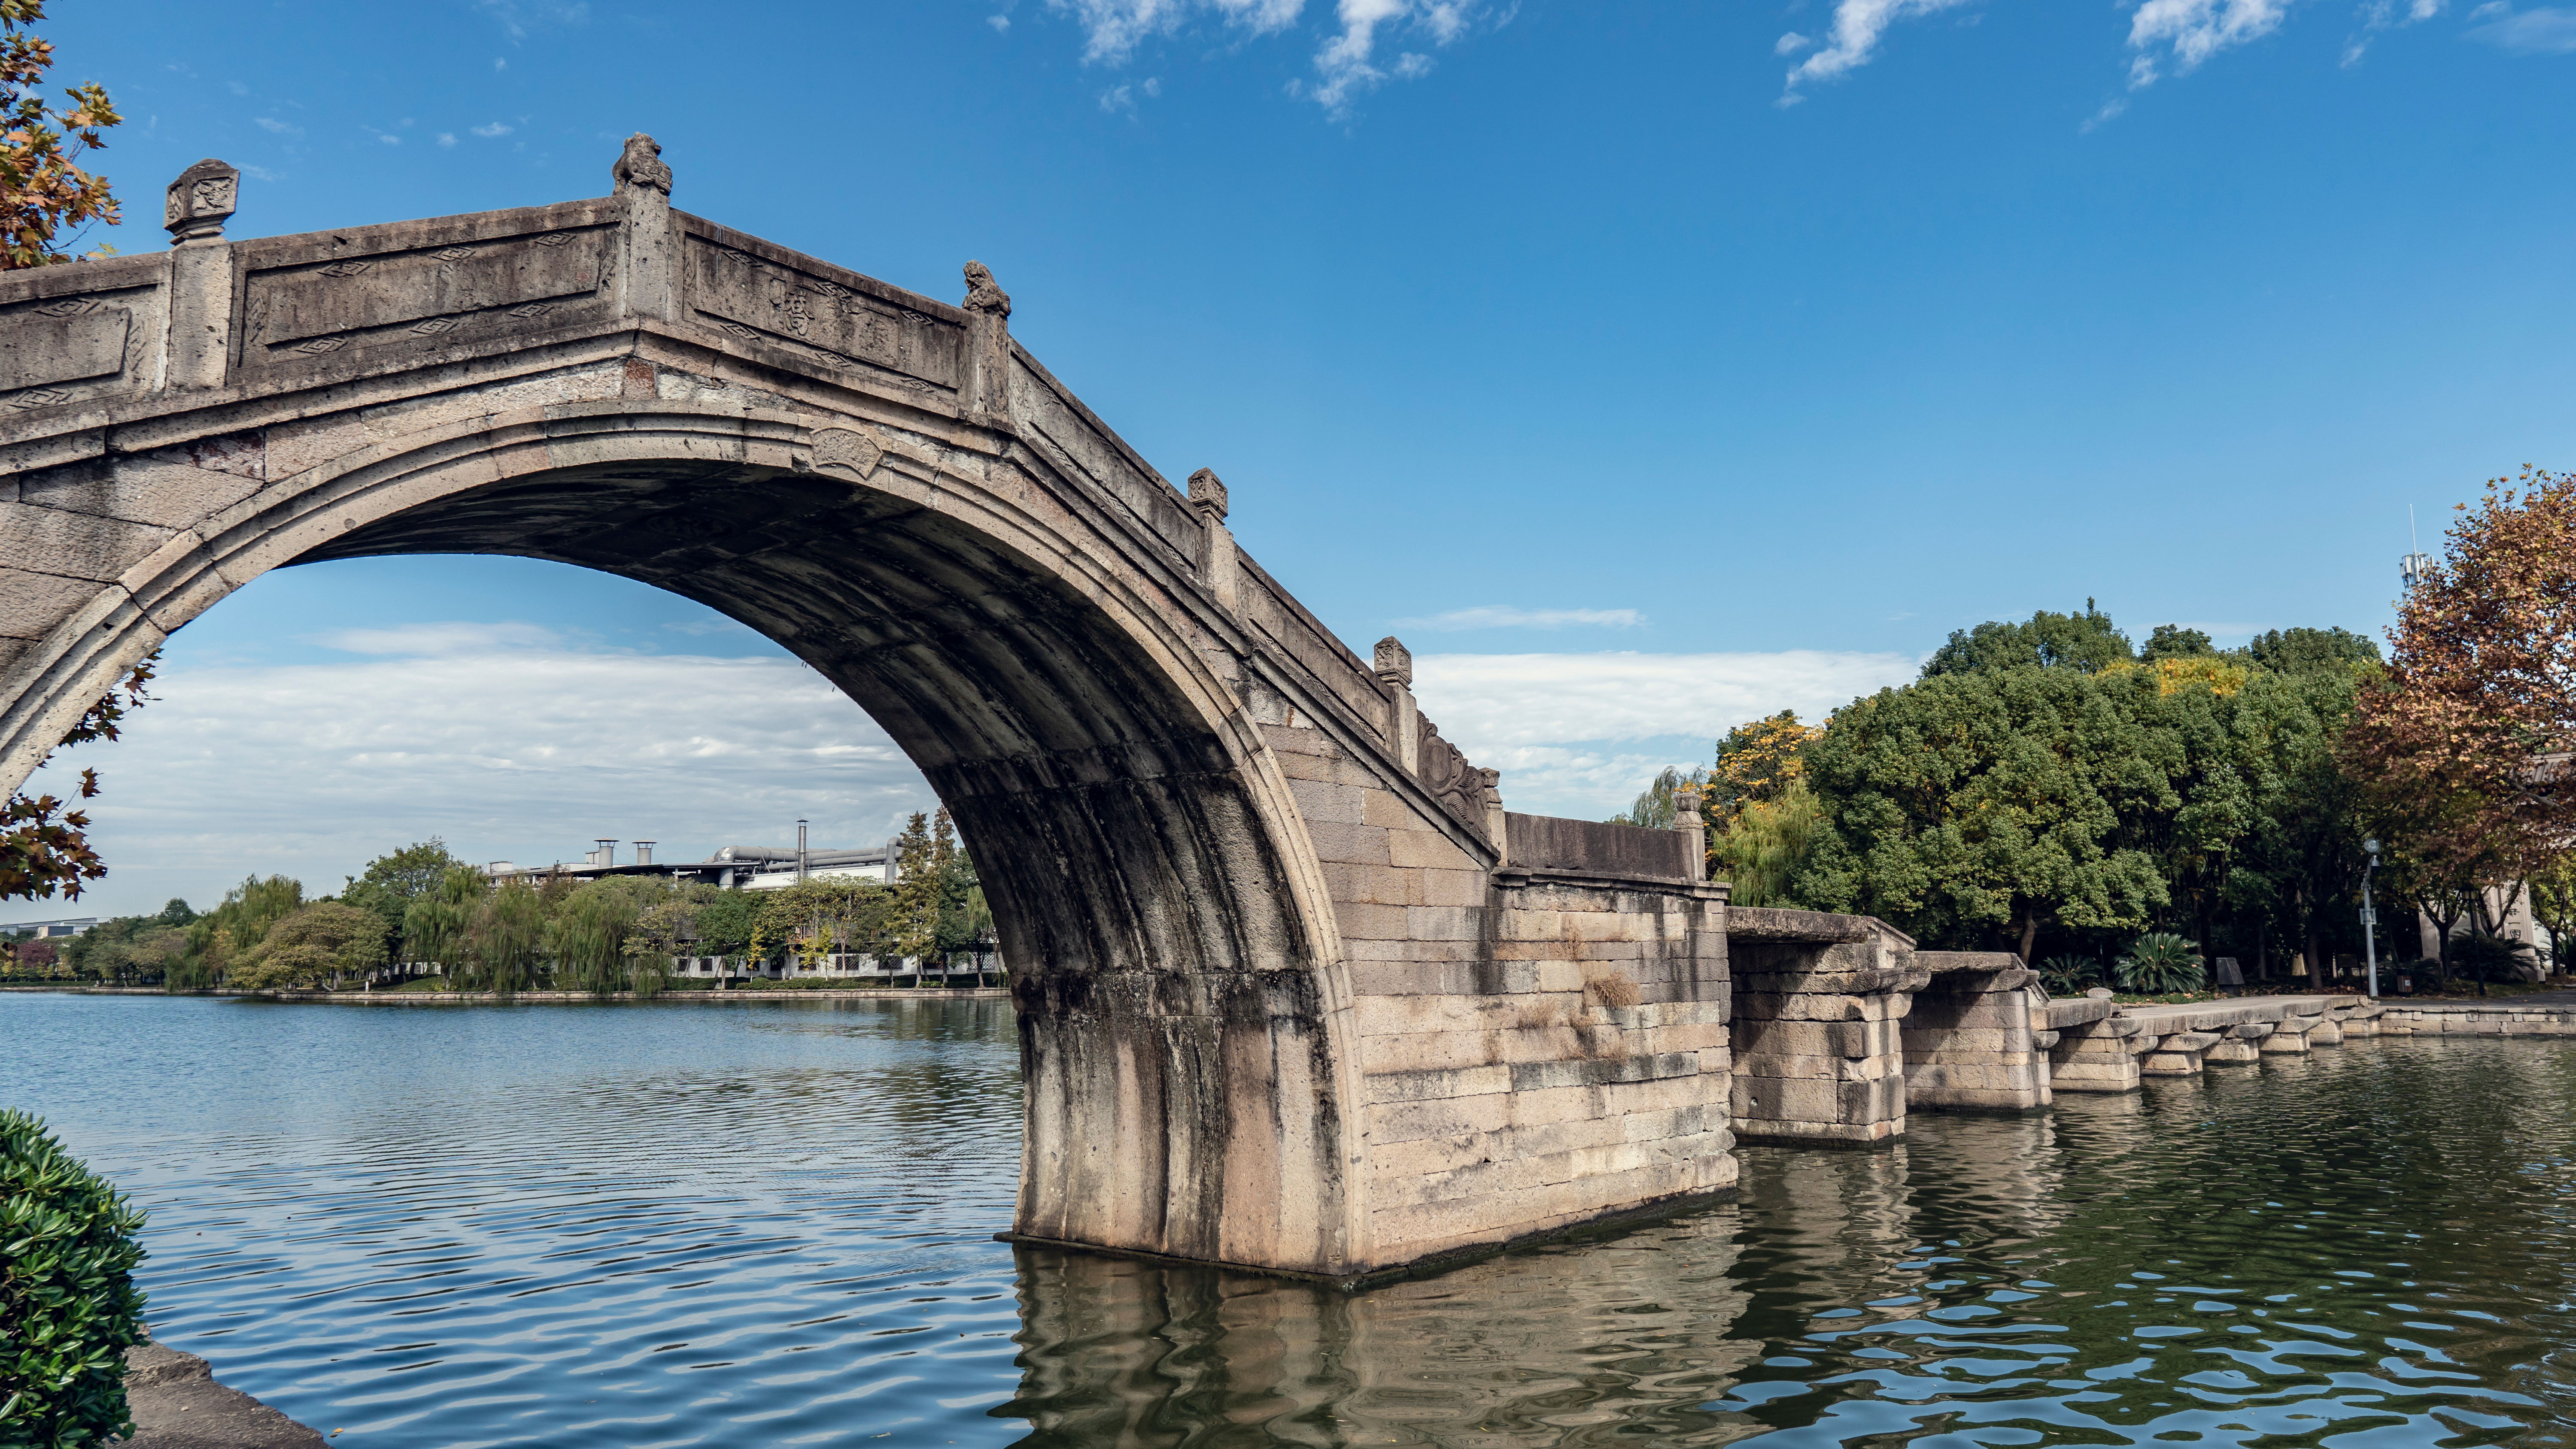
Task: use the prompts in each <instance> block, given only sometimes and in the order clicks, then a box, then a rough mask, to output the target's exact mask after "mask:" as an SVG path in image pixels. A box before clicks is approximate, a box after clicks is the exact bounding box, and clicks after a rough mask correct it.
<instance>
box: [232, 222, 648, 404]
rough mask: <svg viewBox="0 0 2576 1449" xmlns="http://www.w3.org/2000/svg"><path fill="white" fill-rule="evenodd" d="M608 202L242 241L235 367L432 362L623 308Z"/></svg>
mask: <svg viewBox="0 0 2576 1449" xmlns="http://www.w3.org/2000/svg"><path fill="white" fill-rule="evenodd" d="M616 223H617V210H616V207H615V205H614V203H611V202H608V201H576V202H567V203H565V204H563V205H561V206H547V207H528V208H522V209H519V210H514V211H488V212H480V213H477V214H475V215H472V216H456V217H440V218H437V219H435V220H431V221H412V222H396V223H392V224H389V225H385V226H372V227H353V228H350V229H348V230H345V231H332V232H307V233H305V234H303V235H300V236H286V237H269V238H266V239H263V240H260V241H248V242H238V243H235V244H234V246H233V249H232V255H233V269H234V284H233V295H234V296H235V297H236V298H237V299H239V304H238V305H237V307H236V308H235V311H234V317H235V322H234V328H233V341H232V375H233V377H234V378H235V379H236V380H252V379H257V378H260V377H262V376H264V375H268V374H274V373H281V372H291V371H312V370H315V369H317V368H319V369H320V370H324V371H337V370H341V369H347V370H350V371H358V370H364V369H369V368H376V367H382V366H385V365H386V364H388V363H395V364H401V363H408V362H412V361H414V360H417V361H419V362H421V363H423V364H426V363H428V362H431V361H434V360H437V358H438V356H439V355H441V354H449V353H454V352H456V351H459V350H480V349H482V348H485V347H488V346H490V345H492V344H495V343H505V342H508V341H509V340H511V339H513V338H514V337H518V336H521V335H524V334H532V333H538V332H551V331H554V330H557V329H559V328H563V327H566V326H577V325H582V324H586V323H594V322H606V321H608V320H610V319H611V318H612V317H613V316H614V314H615V310H616V299H615V296H614V287H613V284H614V281H615V273H616V265H617V263H616V257H617V250H616V247H617V226H616Z"/></svg>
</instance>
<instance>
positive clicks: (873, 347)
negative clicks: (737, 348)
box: [690, 242, 956, 384]
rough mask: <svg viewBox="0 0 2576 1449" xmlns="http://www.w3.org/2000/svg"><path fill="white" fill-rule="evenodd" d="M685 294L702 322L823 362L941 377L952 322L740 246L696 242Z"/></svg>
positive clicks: (952, 354) (949, 368)
mask: <svg viewBox="0 0 2576 1449" xmlns="http://www.w3.org/2000/svg"><path fill="white" fill-rule="evenodd" d="M694 250H695V263H694V265H695V272H696V276H695V282H696V285H694V286H693V287H692V288H691V289H690V292H691V301H692V303H693V305H694V306H695V307H696V309H697V312H698V317H699V320H700V321H701V322H702V323H703V324H704V325H707V326H711V327H715V328H718V329H720V330H722V331H724V332H725V333H727V334H729V335H731V336H734V337H739V338H741V339H743V340H744V341H746V342H767V343H770V344H772V345H783V346H786V347H788V348H790V349H792V350H794V351H796V352H798V353H801V354H803V355H805V356H808V357H811V358H813V359H815V360H816V361H818V362H821V363H823V364H824V365H825V366H827V367H835V368H855V367H875V368H882V369H885V370H886V371H889V372H895V373H902V374H908V375H910V376H912V377H917V378H924V379H927V380H929V381H932V382H937V383H941V384H946V383H947V382H948V380H949V378H950V377H951V376H952V375H953V374H954V372H955V369H956V362H955V358H956V350H955V344H954V343H953V342H950V341H948V340H947V339H948V338H949V337H950V336H953V335H954V333H955V328H954V325H953V324H943V323H941V322H939V321H937V320H936V319H933V318H930V317H925V316H923V315H921V314H920V313H917V312H913V311H910V310H909V309H905V308H901V307H897V306H894V305H892V304H890V303H888V302H885V301H883V300H881V299H879V298H876V297H872V296H868V295H866V294H864V293H861V292H859V291H858V290H856V289H855V288H852V287H848V286H844V285H842V284H841V283H838V282H833V281H829V280H827V279H825V278H822V277H818V276H816V275H814V274H813V273H811V272H807V271H804V270H802V269H801V268H798V267H795V266H791V265H788V264H786V263H782V262H773V261H769V260H767V259H765V258H762V257H757V256H754V255H752V254H751V253H749V252H746V251H743V250H741V249H740V248H738V247H728V246H719V245H716V244H714V243H713V242H701V243H699V244H698V245H697V246H696V248H695V249H694Z"/></svg>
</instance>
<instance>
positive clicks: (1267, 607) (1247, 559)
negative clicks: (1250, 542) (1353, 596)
mask: <svg viewBox="0 0 2576 1449" xmlns="http://www.w3.org/2000/svg"><path fill="white" fill-rule="evenodd" d="M1237 558H1238V560H1239V563H1240V566H1241V569H1242V574H1241V577H1242V580H1243V585H1244V586H1243V588H1242V589H1241V591H1240V595H1239V597H1240V599H1241V603H1242V611H1243V621H1244V622H1245V623H1246V624H1248V625H1250V626H1252V628H1253V629H1254V630H1256V631H1257V632H1258V633H1260V634H1261V636H1262V637H1264V638H1267V639H1268V640H1270V641H1271V642H1272V643H1273V644H1275V645H1277V646H1278V648H1279V651H1280V653H1281V654H1282V655H1284V656H1285V657H1286V659H1287V660H1288V662H1290V663H1292V664H1294V665H1295V666H1296V668H1297V670H1298V673H1299V674H1300V675H1301V676H1302V679H1303V681H1304V682H1305V684H1306V685H1307V686H1308V687H1309V688H1310V689H1311V690H1313V691H1314V692H1315V693H1316V694H1318V695H1320V696H1322V698H1323V699H1324V700H1325V701H1326V702H1329V703H1333V704H1338V705H1340V706H1341V708H1342V710H1343V711H1344V719H1345V720H1346V721H1347V722H1348V723H1350V724H1351V725H1353V726H1355V727H1357V728H1359V729H1360V730H1362V731H1363V732H1365V734H1366V735H1367V736H1368V740H1369V743H1371V744H1373V745H1375V746H1377V747H1378V748H1380V749H1382V750H1384V751H1385V752H1386V753H1387V754H1389V755H1394V754H1395V753H1396V750H1395V746H1394V742H1393V741H1391V740H1389V739H1387V737H1386V721H1387V699H1386V695H1385V693H1384V692H1383V691H1382V690H1381V689H1380V688H1379V686H1378V682H1377V680H1376V678H1375V677H1373V676H1372V675H1370V674H1369V673H1368V671H1367V669H1366V668H1365V667H1364V666H1363V665H1362V664H1361V663H1360V659H1359V656H1358V655H1356V654H1353V653H1352V652H1351V651H1350V650H1349V648H1348V647H1346V646H1345V645H1344V644H1343V643H1342V641H1341V640H1339V639H1337V638H1335V637H1334V636H1333V632H1332V631H1331V630H1329V629H1327V628H1325V627H1324V626H1323V624H1322V623H1321V622H1320V621H1318V620H1317V619H1316V618H1315V616H1314V615H1313V614H1310V613H1308V612H1307V611H1306V606H1305V605H1303V604H1300V603H1298V602H1297V600H1296V597H1295V596H1294V595H1292V594H1290V593H1289V592H1288V591H1287V590H1286V589H1285V588H1282V587H1281V586H1280V584H1279V581H1278V580H1277V579H1274V578H1272V577H1271V576H1270V575H1269V574H1268V573H1267V572H1266V571H1264V570H1263V569H1262V567H1261V566H1260V565H1259V564H1257V563H1255V562H1253V560H1252V556H1251V555H1249V554H1238V555H1237Z"/></svg>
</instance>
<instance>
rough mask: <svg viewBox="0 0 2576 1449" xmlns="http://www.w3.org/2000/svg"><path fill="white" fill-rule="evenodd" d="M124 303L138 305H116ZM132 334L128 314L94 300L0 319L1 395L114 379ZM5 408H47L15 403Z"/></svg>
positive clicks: (58, 301) (54, 302)
mask: <svg viewBox="0 0 2576 1449" xmlns="http://www.w3.org/2000/svg"><path fill="white" fill-rule="evenodd" d="M64 270H66V271H68V270H69V268H65V269H64ZM126 297H135V298H136V299H137V300H139V299H140V298H139V295H138V294H135V293H127V294H125V295H124V296H120V297H118V298H117V300H120V301H121V300H125V299H126ZM133 330H134V313H133V312H132V310H130V309H129V308H125V307H120V306H116V305H114V304H113V303H112V302H110V301H108V300H106V299H103V298H101V297H98V296H96V295H90V296H81V297H55V298H51V299H49V300H46V301H43V302H38V303H35V304H33V305H31V306H26V307H22V308H20V309H18V310H16V311H13V312H9V313H7V314H6V315H0V393H21V392H23V391H24V390H25V389H28V388H49V387H52V386H54V385H55V384H58V383H70V382H83V381H88V380H91V379H108V378H115V377H118V376H120V375H122V374H123V373H124V371H125V353H126V343H127V341H128V339H129V338H130V336H131V335H132V333H133ZM10 405H11V406H13V407H43V406H46V405H47V404H46V403H44V402H42V401H34V402H31V401H27V400H25V399H24V398H20V399H17V400H15V401H13V402H12V403H11V404H10Z"/></svg>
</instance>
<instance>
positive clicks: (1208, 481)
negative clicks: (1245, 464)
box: [1190, 468, 1225, 523]
mask: <svg viewBox="0 0 2576 1449" xmlns="http://www.w3.org/2000/svg"><path fill="white" fill-rule="evenodd" d="M1190 506H1191V507H1192V508H1195V509H1197V510H1198V511H1199V516H1200V517H1202V518H1205V519H1207V520H1208V521H1209V522H1211V523H1223V522H1225V481H1224V480H1223V479H1221V478H1219V477H1217V476H1216V470H1215V469H1214V468H1201V469H1200V470H1198V471H1197V472H1195V473H1192V474H1191V475H1190Z"/></svg>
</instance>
